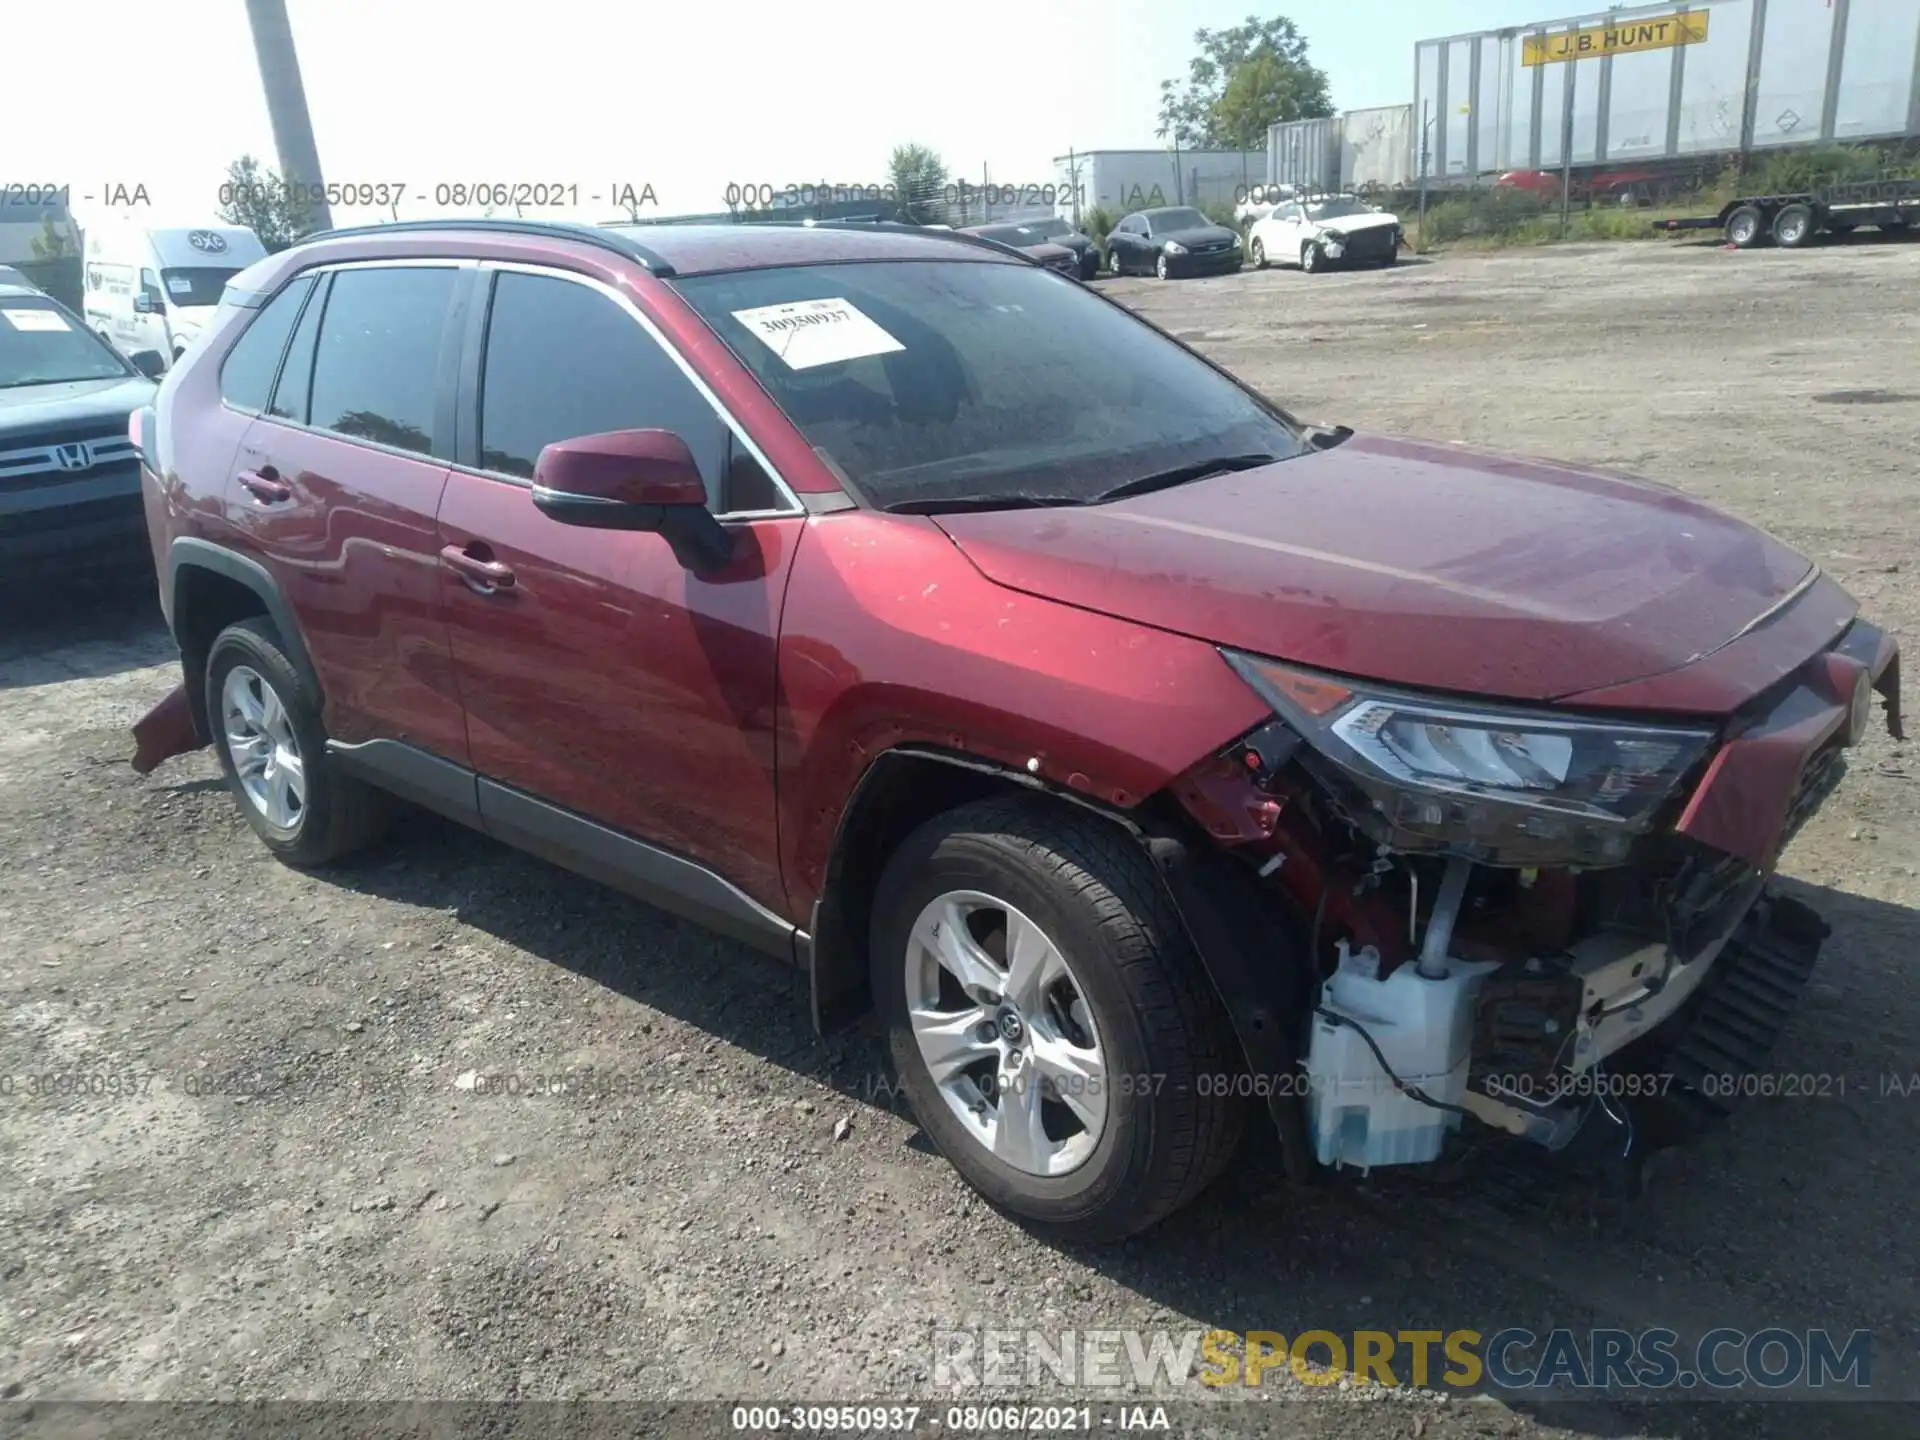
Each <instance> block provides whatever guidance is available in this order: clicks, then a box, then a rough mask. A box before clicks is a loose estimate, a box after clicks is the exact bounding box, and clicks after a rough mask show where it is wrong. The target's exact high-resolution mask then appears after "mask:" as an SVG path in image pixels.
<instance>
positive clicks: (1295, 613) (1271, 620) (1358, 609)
mask: <svg viewBox="0 0 1920 1440" xmlns="http://www.w3.org/2000/svg"><path fill="white" fill-rule="evenodd" d="M937 519H938V523H939V524H940V526H941V527H942V528H943V529H944V530H945V531H946V532H947V534H948V535H950V536H951V537H952V538H953V540H954V542H955V543H956V544H957V545H958V546H959V547H960V549H961V550H962V551H963V552H964V553H965V554H966V555H967V557H968V558H969V559H970V560H972V561H973V563H974V564H975V565H976V566H978V567H979V569H980V570H981V571H982V572H983V573H984V574H985V575H986V576H987V577H988V578H989V579H991V580H993V581H995V582H996V583H998V584H1001V585H1004V586H1007V587H1008V588H1010V589H1014V590H1020V591H1025V592H1027V593H1029V594H1033V595H1039V596H1044V597H1046V598H1049V599H1053V600H1058V601H1061V602H1064V603H1066V604H1070V605H1075V606H1079V607H1081V608H1084V609H1088V610H1097V611H1100V612H1103V613H1106V614H1111V615H1117V616H1121V617H1124V618H1126V619H1130V620H1134V621H1138V622H1139V623H1141V624H1145V625H1152V626H1155V627H1157V628H1160V629H1165V630H1173V631H1178V632H1180V633H1183V634H1187V635H1192V636H1195V637H1197V638H1200V639H1204V640H1209V641H1212V642H1214V643H1216V644H1221V645H1230V646H1234V647H1238V648H1242V649H1246V650H1251V651H1256V652H1258V653H1261V654H1265V655H1271V656H1278V657H1281V658H1283V659H1287V660H1291V661H1294V662H1297V663H1299V664H1302V665H1307V666H1312V667H1316V668H1320V669H1325V670H1332V671H1338V672H1341V673H1344V674H1347V675H1354V676H1361V677H1366V678H1369V679H1374V680H1380V681H1386V682H1390V683H1393V684H1398V685H1409V686H1417V687H1424V688H1430V689H1437V690H1450V691H1459V692H1463V693H1473V694H1481V695H1489V696H1500V697H1504V698H1509V699H1516V700H1536V701H1538V700H1551V699H1556V698H1560V697H1564V696H1568V695H1573V694H1577V693H1579V692H1581V691H1586V690H1594V689H1599V688H1601V687H1604V686H1608V685H1615V684H1620V683H1622V682H1625V681H1628V680H1633V679H1639V678H1642V677H1645V676H1649V675H1655V674H1661V673H1664V672H1666V671H1670V670H1673V669H1676V668H1678V667H1680V666H1684V665H1686V664H1688V663H1689V662H1691V661H1693V660H1696V659H1698V658H1700V657H1701V656H1703V655H1706V654H1709V653H1711V652H1712V651H1714V650H1716V649H1718V648H1719V647H1720V646H1722V645H1725V644H1726V643H1727V642H1728V641H1730V640H1732V639H1733V638H1734V637H1735V636H1736V635H1738V634H1739V633H1740V632H1741V631H1742V630H1743V629H1744V628H1745V627H1748V626H1750V625H1751V624H1752V623H1753V622H1754V621H1755V620H1756V619H1757V618H1759V617H1760V616H1762V615H1763V614H1765V613H1766V612H1767V611H1768V610H1769V609H1771V608H1773V607H1775V606H1776V605H1778V604H1779V603H1780V602H1781V601H1782V600H1784V599H1785V598H1786V597H1788V596H1789V595H1791V594H1793V592H1794V591H1795V590H1796V589H1797V588H1798V587H1799V586H1800V585H1801V584H1802V583H1803V582H1805V581H1806V580H1807V578H1808V577H1809V575H1811V574H1812V573H1813V567H1812V565H1811V564H1810V562H1808V561H1807V560H1806V559H1805V558H1803V557H1802V556H1800V555H1798V554H1796V553H1794V552H1793V551H1792V550H1790V549H1788V548H1787V547H1786V546H1784V545H1782V544H1780V543H1779V542H1778V541H1776V540H1774V539H1772V538H1771V537H1770V536H1767V535H1765V534H1763V533H1761V532H1760V531H1758V530H1756V529H1754V528H1753V527H1751V526H1749V525H1745V524H1743V523H1741V522H1740V521H1738V520H1735V519H1733V518H1732V517H1730V516H1727V515H1723V514H1721V513H1720V512H1719V511H1716V510H1713V509H1711V508H1709V507H1708V506H1705V505H1702V504H1700V503H1698V502H1697V501H1694V500H1690V499H1688V498H1687V497H1686V496H1684V495H1681V494H1679V493H1677V492H1675V491H1672V490H1668V489H1666V488H1664V487H1661V486H1657V485H1653V484H1649V483H1647V482H1644V481H1638V480H1631V479H1628V478H1626V477H1623V476H1616V475H1610V474H1604V473H1599V472H1593V471H1584V470H1577V469H1573V468H1570V467H1566V466H1561V465H1555V464H1551V463H1548V462H1544V461H1535V460H1518V459H1508V458H1503V457H1499V456H1494V455H1487V454H1483V453H1480V452H1477V451H1473V450H1468V449H1464V448H1460V447H1455V446H1448V445H1439V444H1428V443H1422V442H1407V441H1396V440H1387V439H1378V438H1370V437H1359V436H1356V437H1355V438H1353V439H1350V440H1348V441H1347V442H1346V443H1345V444H1343V445H1340V446H1339V447H1337V448H1335V449H1332V450H1324V451H1313V452H1310V453H1308V454H1306V455H1303V456H1301V457H1299V458H1298V459H1294V460H1287V461H1282V462H1280V463H1277V464H1274V465H1269V466H1264V467H1262V468H1260V469H1258V470H1248V471H1242V472H1238V473H1230V474H1225V475H1219V476H1215V477H1213V478H1211V479H1207V480H1200V481H1194V482H1192V483H1190V484H1186V485H1181V486H1176V487H1175V488H1173V489H1170V490H1164V491H1159V492H1156V493H1153V494H1149V495H1142V496H1138V497H1135V498H1132V499H1127V500H1120V501H1114V502H1111V503H1109V504H1105V505H1097V506H1086V507H1077V508H1049V509H1031V510H1002V511H987V512H979V513H972V514H953V515H941V516H938V517H937ZM1797 658H1798V659H1804V658H1805V657H1804V656H1800V657H1797ZM1701 708H1702V709H1706V708H1709V707H1706V706H1702V707H1701Z"/></svg>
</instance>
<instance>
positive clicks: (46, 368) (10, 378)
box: [0, 295, 130, 390]
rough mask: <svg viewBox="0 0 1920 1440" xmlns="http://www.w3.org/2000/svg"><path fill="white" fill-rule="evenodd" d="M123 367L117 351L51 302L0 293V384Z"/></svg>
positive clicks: (113, 372)
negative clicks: (113, 350)
mask: <svg viewBox="0 0 1920 1440" xmlns="http://www.w3.org/2000/svg"><path fill="white" fill-rule="evenodd" d="M129 373H130V372H129V370H128V369H127V367H126V365H124V364H123V363H121V360H120V357H119V356H118V355H115V354H114V353H113V352H112V351H111V350H109V349H108V348H107V347H106V346H104V345H102V344H101V343H100V342H99V341H98V340H96V339H95V338H94V337H93V336H92V335H90V334H88V333H87V331H85V330H84V329H82V328H81V327H80V326H78V325H76V324H74V322H73V321H71V320H69V319H68V318H67V317H66V316H65V315H63V314H61V313H60V311H59V310H57V309H55V308H54V307H53V306H52V305H50V304H48V303H46V302H44V301H34V300H28V299H24V298H22V297H19V296H11V295H9V296H5V297H0V390H5V389H10V388H12V387H14V386H16V385H58V384H61V383H62V382H64V381H68V380H115V379H118V378H120V377H121V376H123V375H127V374H129Z"/></svg>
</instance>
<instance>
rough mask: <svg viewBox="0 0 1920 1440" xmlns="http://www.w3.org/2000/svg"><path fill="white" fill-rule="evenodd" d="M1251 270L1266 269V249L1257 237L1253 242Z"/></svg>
mask: <svg viewBox="0 0 1920 1440" xmlns="http://www.w3.org/2000/svg"><path fill="white" fill-rule="evenodd" d="M1253 268H1254V269H1256V270H1264V269H1266V268H1267V247H1266V246H1265V245H1263V244H1262V243H1261V242H1260V240H1259V239H1258V238H1257V237H1256V238H1255V240H1254V242H1253Z"/></svg>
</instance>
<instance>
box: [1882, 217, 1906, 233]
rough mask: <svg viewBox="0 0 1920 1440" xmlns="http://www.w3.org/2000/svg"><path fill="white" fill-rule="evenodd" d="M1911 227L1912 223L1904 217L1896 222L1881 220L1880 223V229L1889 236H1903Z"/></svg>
mask: <svg viewBox="0 0 1920 1440" xmlns="http://www.w3.org/2000/svg"><path fill="white" fill-rule="evenodd" d="M1912 226H1913V221H1911V220H1909V219H1907V218H1906V217H1905V216H1902V217H1901V218H1899V219H1897V220H1882V221H1881V222H1880V228H1881V229H1882V230H1884V231H1886V232H1887V233H1888V234H1889V235H1904V234H1906V233H1907V231H1908V230H1909V229H1911V228H1912Z"/></svg>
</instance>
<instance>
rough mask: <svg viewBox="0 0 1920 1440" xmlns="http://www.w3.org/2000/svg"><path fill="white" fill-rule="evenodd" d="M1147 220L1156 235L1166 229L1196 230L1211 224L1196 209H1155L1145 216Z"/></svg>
mask: <svg viewBox="0 0 1920 1440" xmlns="http://www.w3.org/2000/svg"><path fill="white" fill-rule="evenodd" d="M1147 222H1148V223H1149V224H1150V225H1152V226H1153V231H1154V234H1156V235H1159V234H1162V233H1164V232H1166V231H1168V230H1198V229H1200V228H1202V227H1203V226H1207V225H1211V224H1213V222H1212V221H1211V220H1209V219H1207V217H1206V216H1204V215H1202V214H1201V213H1200V212H1199V211H1198V210H1156V211H1154V212H1153V213H1152V214H1151V215H1149V216H1147Z"/></svg>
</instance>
